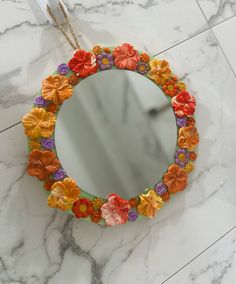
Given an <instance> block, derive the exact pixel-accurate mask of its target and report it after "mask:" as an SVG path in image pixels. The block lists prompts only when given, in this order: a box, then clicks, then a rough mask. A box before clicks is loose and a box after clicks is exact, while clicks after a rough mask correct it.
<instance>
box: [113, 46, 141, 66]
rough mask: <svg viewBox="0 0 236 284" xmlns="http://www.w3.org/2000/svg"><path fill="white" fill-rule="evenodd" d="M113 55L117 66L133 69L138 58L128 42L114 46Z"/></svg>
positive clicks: (136, 64)
mask: <svg viewBox="0 0 236 284" xmlns="http://www.w3.org/2000/svg"><path fill="white" fill-rule="evenodd" d="M113 56H114V58H115V65H116V67H117V68H120V69H128V70H135V69H136V68H137V66H138V62H139V59H140V58H139V55H138V52H137V50H135V49H134V47H133V46H132V45H130V44H128V43H124V44H123V45H121V46H118V47H116V48H115V49H114V51H113Z"/></svg>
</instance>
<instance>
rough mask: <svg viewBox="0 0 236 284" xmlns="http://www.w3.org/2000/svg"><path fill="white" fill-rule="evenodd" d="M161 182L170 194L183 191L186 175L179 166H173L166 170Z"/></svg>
mask: <svg viewBox="0 0 236 284" xmlns="http://www.w3.org/2000/svg"><path fill="white" fill-rule="evenodd" d="M163 182H164V184H165V185H166V186H167V188H168V191H169V192H171V193H176V192H178V191H183V190H184V189H185V187H186V185H187V174H186V172H185V171H184V170H183V169H181V168H180V167H179V166H177V165H176V164H173V165H171V166H170V167H169V168H168V171H167V173H165V175H164V177H163Z"/></svg>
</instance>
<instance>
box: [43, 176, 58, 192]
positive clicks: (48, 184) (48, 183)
mask: <svg viewBox="0 0 236 284" xmlns="http://www.w3.org/2000/svg"><path fill="white" fill-rule="evenodd" d="M54 182H55V180H53V179H49V180H46V181H45V182H44V184H43V187H44V189H45V190H47V191H50V190H51V188H52V185H53V184H54Z"/></svg>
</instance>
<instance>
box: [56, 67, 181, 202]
mask: <svg viewBox="0 0 236 284" xmlns="http://www.w3.org/2000/svg"><path fill="white" fill-rule="evenodd" d="M153 109H154V110H155V112H154V114H155V115H154V116H153V115H152V116H151V115H150V110H153ZM152 113H153V112H152ZM55 139H56V149H57V153H58V157H59V159H60V162H61V164H62V167H63V168H64V169H65V171H66V172H67V175H68V176H70V177H72V178H74V179H75V180H76V181H77V184H78V185H79V186H80V187H81V188H82V189H84V190H85V191H87V192H89V193H91V194H94V195H96V196H101V197H107V195H108V194H110V193H113V192H116V193H117V194H120V195H121V196H122V197H123V198H131V197H133V196H136V195H138V194H140V193H141V192H142V191H143V190H144V189H145V188H147V187H151V186H153V185H154V184H155V183H156V182H158V181H160V179H161V177H162V176H163V174H164V173H165V171H166V169H167V167H168V165H169V164H170V163H171V162H172V161H173V156H174V152H175V147H176V139H177V128H176V122H175V116H174V113H173V110H172V108H171V105H170V103H169V102H168V101H167V99H166V97H165V96H164V94H163V93H162V91H161V90H160V89H159V88H158V87H157V86H156V85H155V84H154V83H153V82H152V81H150V80H149V79H147V78H145V77H144V76H141V75H140V74H138V73H135V72H130V71H124V70H109V71H104V72H99V73H97V74H95V75H92V76H90V77H88V78H86V79H85V80H83V81H82V82H80V83H79V84H78V85H77V86H76V87H75V88H74V94H73V96H72V97H71V98H70V99H69V100H67V101H65V102H64V103H63V105H62V107H61V109H60V112H59V114H58V118H57V124H56V131H55Z"/></svg>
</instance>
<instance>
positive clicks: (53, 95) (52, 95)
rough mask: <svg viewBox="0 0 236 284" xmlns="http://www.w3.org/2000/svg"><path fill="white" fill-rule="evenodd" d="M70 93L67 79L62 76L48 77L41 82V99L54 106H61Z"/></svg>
mask: <svg viewBox="0 0 236 284" xmlns="http://www.w3.org/2000/svg"><path fill="white" fill-rule="evenodd" d="M72 93H73V91H72V86H71V84H70V83H69V79H68V78H67V77H65V76H63V75H55V76H49V77H47V78H46V79H45V80H43V82H42V97H43V98H44V99H45V100H48V101H53V103H54V104H62V103H63V102H64V100H66V99H68V98H69V97H70V96H72Z"/></svg>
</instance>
